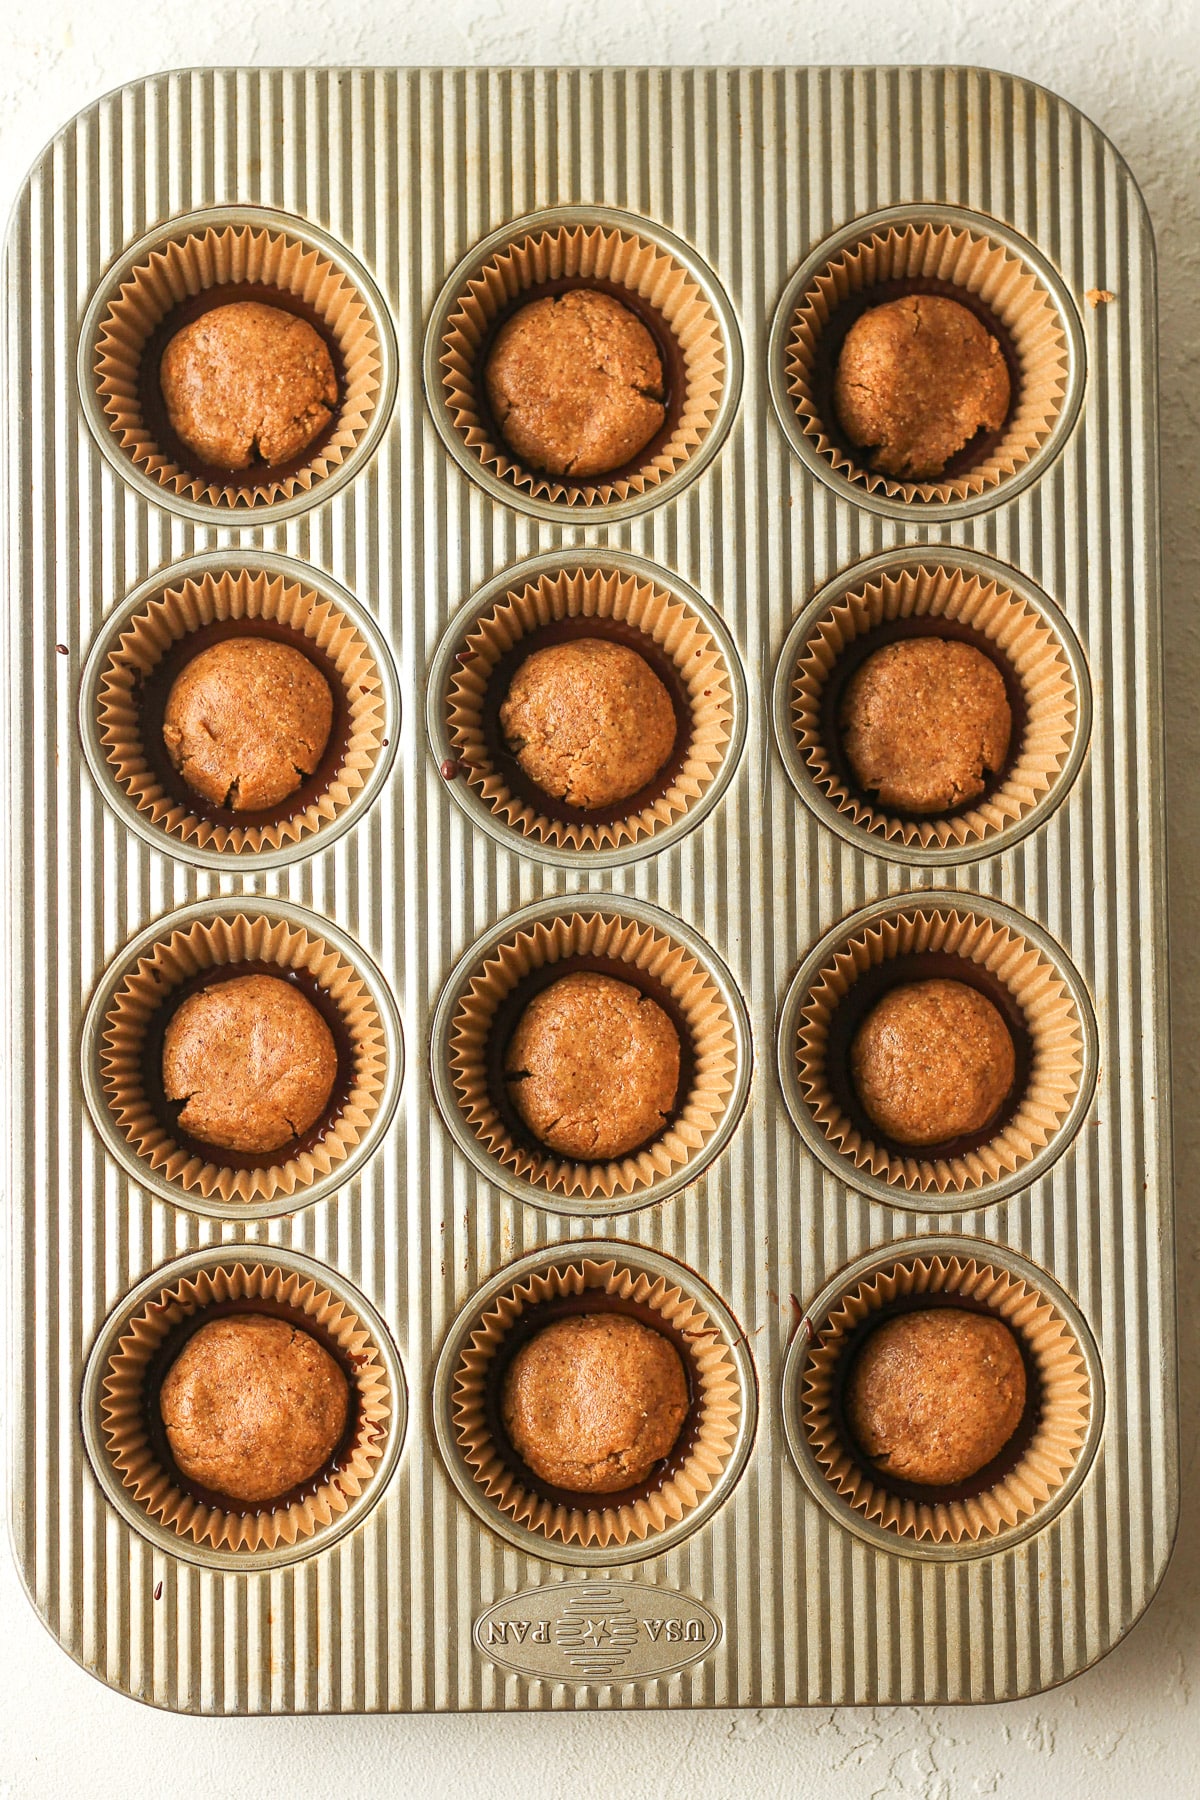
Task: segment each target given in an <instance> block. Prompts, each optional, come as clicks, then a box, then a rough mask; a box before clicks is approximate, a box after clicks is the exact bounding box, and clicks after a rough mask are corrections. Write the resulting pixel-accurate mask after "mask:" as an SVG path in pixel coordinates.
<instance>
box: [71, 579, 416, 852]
mask: <svg viewBox="0 0 1200 1800" xmlns="http://www.w3.org/2000/svg"><path fill="white" fill-rule="evenodd" d="M242 619H245V620H248V621H253V620H260V619H261V620H271V621H274V622H276V623H278V624H281V625H287V626H290V627H291V628H292V629H293V630H294V631H297V632H300V633H301V634H302V635H303V636H304V637H306V638H308V639H309V641H310V642H311V643H312V644H313V646H314V647H315V648H316V649H317V650H320V651H321V652H322V653H323V656H324V657H325V658H326V659H327V661H328V662H329V663H331V664H332V665H333V667H334V669H335V670H336V671H337V674H338V676H339V677H340V679H341V683H342V694H343V699H344V704H345V708H346V714H347V728H346V733H345V744H344V747H343V750H342V754H341V758H340V760H339V763H338V766H337V768H336V769H335V770H334V771H333V773H332V774H331V776H330V778H329V781H328V783H327V784H326V785H325V787H324V789H323V790H322V791H321V792H320V793H319V794H317V795H315V796H314V797H313V798H312V800H311V801H310V802H309V804H308V805H307V806H305V807H303V808H302V809H301V810H298V811H297V812H296V813H295V814H294V815H293V816H292V817H290V818H287V819H282V820H278V821H276V822H274V823H271V824H265V825H262V824H255V823H253V820H252V816H251V817H250V819H248V822H247V823H246V824H245V825H227V824H222V823H218V822H215V821H213V820H211V819H205V818H202V817H199V816H198V815H197V814H196V813H193V812H191V811H189V810H188V808H187V806H186V805H185V804H183V803H182V802H181V801H180V800H179V799H178V798H177V797H176V796H174V795H172V794H170V793H168V792H167V791H166V789H165V788H164V786H163V782H162V779H161V776H160V774H159V773H158V771H157V770H156V769H155V768H154V766H153V764H152V762H151V761H150V760H149V759H148V757H147V752H146V745H145V742H144V740H143V736H142V712H141V706H140V691H141V687H142V684H143V682H144V681H145V680H146V679H147V678H148V677H150V676H151V675H152V674H153V672H154V670H155V669H156V668H157V666H158V665H159V663H160V662H161V661H162V659H163V657H164V656H166V655H167V654H168V652H169V651H170V650H171V649H172V648H173V647H174V645H176V644H178V643H180V642H182V641H183V640H184V639H185V638H187V637H188V636H189V635H190V634H191V633H192V632H195V631H199V630H201V629H203V628H204V627H205V626H208V625H213V624H224V623H226V622H228V621H230V620H242ZM384 715H385V709H384V698H383V683H382V680H381V678H380V673H379V669H378V667H377V665H376V662H375V658H374V656H373V655H372V653H371V651H370V649H369V648H368V646H367V644H366V643H365V642H364V640H363V638H362V636H361V635H360V633H359V632H358V630H357V629H356V627H355V626H354V625H353V624H352V623H351V621H350V620H349V619H348V618H347V617H346V615H345V614H344V613H343V612H341V610H340V609H339V608H338V607H337V606H336V605H334V603H333V602H332V601H331V600H327V599H325V598H324V597H323V596H321V595H319V594H317V593H315V592H314V591H313V590H312V589H310V588H305V587H304V586H302V585H301V584H299V583H297V582H290V581H286V580H284V578H283V577H282V576H278V575H276V576H270V575H265V574H260V573H254V572H252V571H250V570H247V569H237V570H231V571H230V572H229V573H228V574H223V575H220V576H215V575H204V576H202V577H201V578H200V579H199V580H190V579H189V580H187V581H184V582H181V583H180V585H179V586H178V587H174V588H167V589H166V590H165V592H164V593H163V594H162V595H161V596H160V597H159V598H158V599H156V600H153V601H151V602H150V603H149V604H148V605H147V606H145V607H144V608H143V609H142V610H141V611H140V612H138V613H135V614H134V616H133V617H132V618H131V619H130V620H129V622H128V624H127V626H126V628H125V630H124V631H123V632H122V633H121V636H120V640H119V642H118V643H117V646H116V648H115V649H114V650H113V651H112V652H111V654H110V655H109V656H108V658H107V660H106V662H105V664H104V667H103V669H102V671H101V674H100V682H99V688H98V693H97V701H96V716H97V720H98V723H99V726H100V736H101V742H102V744H103V746H104V753H105V756H106V757H107V760H108V764H109V767H110V768H111V770H112V774H113V778H114V780H115V781H116V782H117V783H118V785H119V786H120V787H122V788H124V790H125V792H126V793H127V794H128V795H129V797H130V799H131V800H132V801H133V802H134V804H135V805H136V806H137V808H138V810H139V811H140V812H143V813H145V814H146V816H147V818H148V819H149V820H150V821H151V823H152V824H154V825H157V826H158V827H159V828H160V829H161V830H162V831H164V832H166V833H168V835H170V836H172V837H177V838H180V839H181V840H182V841H183V842H184V843H188V844H194V845H196V846H197V847H199V848H201V849H210V848H211V849H214V850H227V851H230V852H233V853H236V852H238V851H250V852H258V851H262V850H276V849H279V848H280V847H281V846H282V845H284V844H294V843H297V842H299V841H300V839H302V838H305V837H310V836H311V835H312V833H313V832H315V831H319V830H320V828H321V827H322V826H323V825H326V824H328V823H329V822H330V821H331V820H333V819H336V818H337V817H338V815H339V814H340V813H341V812H343V811H344V810H345V808H346V807H347V806H348V805H349V804H350V802H351V800H352V799H353V797H354V795H355V794H356V793H357V792H358V791H359V789H361V787H362V786H363V783H364V782H365V781H366V779H367V777H368V776H369V774H370V772H371V769H372V768H373V767H374V765H375V762H376V760H377V758H378V757H379V755H380V753H381V751H382V748H383V730H384Z"/></svg>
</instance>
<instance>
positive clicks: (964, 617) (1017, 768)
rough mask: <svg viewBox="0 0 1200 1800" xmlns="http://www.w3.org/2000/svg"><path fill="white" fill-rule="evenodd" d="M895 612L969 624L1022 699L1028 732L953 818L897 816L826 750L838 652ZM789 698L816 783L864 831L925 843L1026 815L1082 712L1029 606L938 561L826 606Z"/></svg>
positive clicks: (999, 826)
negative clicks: (994, 779) (853, 781)
mask: <svg viewBox="0 0 1200 1800" xmlns="http://www.w3.org/2000/svg"><path fill="white" fill-rule="evenodd" d="M899 619H905V620H907V619H928V620H930V622H931V624H930V630H931V635H933V636H936V635H937V622H938V621H939V620H947V621H953V622H954V623H956V624H959V625H966V626H970V627H971V628H972V630H974V631H976V632H978V633H980V635H981V636H982V637H984V638H986V639H987V640H988V641H989V643H991V644H993V645H994V646H995V648H996V650H997V651H998V652H999V653H1000V654H1002V655H1003V657H1004V658H1005V660H1006V662H1007V663H1008V665H1009V667H1010V668H1011V670H1012V672H1013V676H1014V678H1015V680H1016V681H1017V682H1018V683H1019V686H1020V690H1021V693H1022V695H1023V698H1024V703H1025V707H1024V710H1025V720H1024V731H1023V732H1022V734H1021V740H1020V743H1019V744H1015V745H1014V747H1013V748H1012V749H1010V760H1009V766H1008V768H1007V770H1006V772H1005V773H1004V776H1003V779H1002V780H1001V781H1000V782H999V783H998V785H997V786H996V787H995V788H994V789H993V790H992V791H991V792H990V793H987V794H985V795H983V796H981V797H980V799H979V800H978V801H977V802H976V804H975V805H973V806H971V807H968V808H964V809H963V810H961V811H960V812H957V813H955V814H954V815H953V816H952V817H943V818H939V817H936V816H932V817H929V818H925V819H912V818H907V819H906V818H897V817H895V816H894V815H892V814H890V813H888V812H886V811H884V810H883V809H882V808H880V807H878V806H876V805H875V804H873V803H872V801H871V800H870V799H869V798H867V797H866V796H865V795H863V794H861V793H856V792H855V791H853V790H852V789H851V788H850V786H849V785H848V784H847V782H846V781H845V780H844V779H843V776H842V774H841V773H840V772H839V770H838V768H837V767H836V766H835V765H834V761H833V758H832V757H831V755H830V746H829V743H828V741H827V730H828V727H827V724H826V723H825V722H823V721H822V718H821V709H822V701H823V697H824V693H825V688H826V684H827V682H828V680H829V678H830V676H831V674H832V673H833V672H834V670H835V668H836V665H837V663H838V660H839V658H840V657H841V656H842V655H843V654H844V653H845V651H846V650H847V649H848V648H849V646H850V645H851V644H853V643H854V642H855V641H856V640H857V639H859V638H862V637H865V636H866V635H867V634H868V633H869V632H871V631H874V630H876V629H877V628H878V627H879V626H881V625H885V624H889V623H891V622H892V621H894V620H899ZM791 705H792V725H793V729H794V731H795V737H796V745H797V748H798V749H799V751H800V754H801V756H802V757H803V758H804V761H805V763H806V764H807V766H808V769H809V771H810V772H811V775H812V779H813V781H814V782H815V783H816V785H817V787H818V788H820V789H821V791H822V792H823V793H824V794H825V795H826V796H827V797H828V798H829V799H830V800H831V801H832V802H833V804H834V805H835V806H836V807H837V808H838V810H839V811H840V812H842V813H844V814H845V815H846V817H847V818H848V819H850V820H851V822H852V823H853V824H855V825H857V826H859V827H860V828H861V829H862V830H864V831H869V832H872V833H875V834H877V835H878V836H879V837H881V838H884V839H886V840H887V841H888V842H890V843H892V842H895V843H902V844H916V845H919V846H920V847H921V848H922V849H927V848H929V847H930V846H936V847H938V848H944V847H945V846H946V845H952V844H961V845H966V844H969V843H973V842H978V841H980V840H983V839H986V838H988V837H993V836H995V834H996V833H997V832H999V831H1003V830H1005V829H1006V828H1007V827H1008V826H1010V825H1013V824H1015V823H1016V822H1017V821H1018V820H1019V819H1022V818H1024V817H1025V815H1026V814H1027V813H1029V812H1030V811H1031V810H1032V809H1033V807H1035V806H1036V805H1037V804H1038V802H1039V801H1040V800H1041V799H1042V798H1043V796H1044V795H1045V794H1047V793H1048V792H1049V790H1050V788H1051V787H1052V786H1053V784H1054V783H1055V781H1056V780H1057V779H1058V777H1059V775H1060V774H1061V772H1062V770H1063V767H1064V766H1065V764H1066V762H1067V759H1068V757H1069V755H1070V752H1071V746H1072V742H1073V739H1074V733H1075V727H1076V723H1077V720H1078V716H1079V696H1078V694H1077V693H1076V688H1075V679H1074V676H1073V674H1072V671H1071V664H1070V662H1069V660H1068V657H1067V655H1066V652H1065V651H1064V649H1063V646H1062V644H1061V643H1060V641H1059V639H1058V638H1057V636H1056V635H1055V633H1054V631H1053V630H1052V629H1051V627H1050V626H1049V625H1048V624H1047V623H1046V622H1045V620H1044V619H1042V618H1041V617H1040V616H1039V614H1038V613H1037V612H1036V610H1035V609H1034V607H1033V606H1032V605H1031V604H1030V603H1029V602H1028V601H1027V600H1024V599H1022V598H1021V596H1020V595H1018V594H1016V593H1014V592H1012V590H1010V589H1008V588H1005V587H1003V586H1002V585H1001V584H999V583H998V582H995V581H985V580H982V579H981V578H980V577H979V576H978V575H974V574H971V573H970V572H967V571H963V570H961V569H955V568H947V567H944V566H943V565H941V564H940V563H937V562H929V563H926V564H922V565H919V566H916V567H911V568H906V569H900V570H897V571H896V572H895V573H894V574H883V575H881V576H879V578H878V579H877V580H874V581H871V582H870V583H868V584H867V585H866V586H864V587H862V588H860V589H859V590H858V591H857V592H855V593H851V594H847V595H846V596H845V597H844V598H843V599H841V600H838V601H837V602H836V603H835V604H834V605H832V606H830V607H829V609H828V610H827V611H826V612H825V613H823V614H822V615H821V617H820V618H819V619H818V620H817V621H816V622H815V624H814V626H813V628H812V631H811V632H810V633H809V636H808V639H807V641H806V642H805V644H804V645H803V647H802V649H801V652H800V656H799V660H798V662H797V665H796V670H795V675H794V677H793V681H792V695H791ZM1015 733H1016V723H1015V721H1014V736H1015Z"/></svg>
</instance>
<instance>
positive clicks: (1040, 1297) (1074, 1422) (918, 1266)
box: [783, 1239, 1102, 1557]
mask: <svg viewBox="0 0 1200 1800" xmlns="http://www.w3.org/2000/svg"><path fill="white" fill-rule="evenodd" d="M923 1296H928V1301H929V1304H930V1305H938V1304H947V1303H953V1302H958V1303H960V1304H961V1305H963V1306H964V1307H966V1308H967V1309H969V1310H972V1311H979V1312H983V1313H985V1314H989V1315H991V1316H993V1317H995V1318H997V1319H999V1320H1001V1321H1002V1322H1003V1323H1004V1324H1006V1325H1007V1326H1008V1327H1009V1328H1010V1330H1012V1332H1013V1333H1014V1335H1015V1336H1016V1338H1017V1340H1018V1343H1019V1344H1020V1346H1021V1350H1022V1355H1023V1358H1024V1360H1025V1362H1026V1365H1027V1368H1028V1369H1029V1371H1030V1375H1031V1377H1032V1380H1033V1384H1034V1386H1033V1389H1032V1390H1031V1392H1030V1397H1029V1400H1028V1401H1027V1406H1026V1419H1025V1421H1024V1422H1023V1425H1022V1426H1020V1427H1018V1432H1017V1434H1015V1436H1014V1441H1013V1448H1012V1452H1011V1455H1010V1456H1008V1457H1006V1458H1002V1460H1001V1462H1000V1466H999V1467H998V1468H997V1469H994V1470H993V1471H992V1480H991V1483H990V1485H987V1486H981V1487H980V1488H979V1490H978V1491H977V1492H967V1493H965V1494H964V1493H963V1492H962V1491H961V1490H962V1487H969V1485H970V1484H960V1488H959V1489H958V1490H945V1491H943V1490H939V1489H933V1488H931V1489H930V1491H929V1494H928V1497H926V1496H924V1495H919V1496H917V1495H914V1494H913V1492H912V1491H911V1488H907V1489H906V1490H905V1491H903V1492H901V1491H898V1488H899V1486H900V1484H896V1485H895V1486H889V1484H888V1480H887V1476H886V1474H884V1473H881V1472H880V1471H879V1470H878V1469H877V1468H875V1467H874V1466H873V1465H872V1464H871V1462H870V1461H869V1459H868V1458H867V1457H866V1456H865V1455H864V1454H863V1453H862V1452H861V1451H860V1450H859V1449H858V1447H857V1446H856V1445H855V1443H854V1442H853V1439H852V1438H851V1436H850V1434H849V1429H848V1427H847V1426H846V1424H845V1422H844V1418H843V1413H842V1401H841V1392H842V1388H843V1386H844V1381H845V1377H846V1375H847V1373H848V1370H849V1367H850V1364H851V1360H852V1358H853V1356H854V1354H855V1352H856V1350H857V1348H858V1346H859V1344H860V1343H861V1342H862V1337H863V1333H864V1330H865V1329H869V1327H870V1323H871V1322H872V1320H873V1319H874V1318H875V1317H876V1316H877V1317H878V1319H879V1320H880V1322H882V1321H883V1320H884V1319H886V1318H888V1317H889V1316H895V1315H896V1314H897V1313H899V1312H901V1311H907V1310H911V1307H912V1304H913V1302H914V1301H916V1302H918V1303H919V1302H920V1300H921V1298H922V1297H923ZM783 1404H784V1421H785V1428H786V1431H787V1436H788V1442H789V1446H790V1447H791V1449H792V1453H793V1455H794V1456H795V1457H796V1459H797V1462H798V1464H799V1466H800V1469H801V1473H802V1474H803V1475H804V1476H805V1478H806V1480H808V1482H809V1484H810V1486H811V1487H812V1488H813V1491H814V1493H815V1494H816V1495H817V1498H818V1499H820V1500H821V1501H822V1502H823V1503H824V1504H825V1505H827V1506H828V1507H829V1508H830V1510H831V1511H833V1512H834V1515H835V1517H839V1518H840V1519H841V1520H842V1522H843V1523H845V1524H848V1525H849V1526H850V1527H851V1529H854V1530H857V1531H859V1532H860V1534H861V1535H863V1536H866V1537H868V1539H869V1541H870V1542H872V1543H874V1544H876V1545H878V1546H881V1547H884V1548H886V1547H888V1545H889V1540H890V1546H891V1547H892V1548H893V1549H896V1550H905V1551H907V1552H908V1553H909V1554H927V1555H930V1554H932V1555H940V1556H943V1557H944V1556H952V1555H954V1554H955V1553H956V1552H957V1553H961V1554H963V1555H981V1554H984V1553H986V1552H989V1551H992V1550H997V1549H1001V1548H1005V1547H1007V1545H1008V1544H1009V1543H1011V1542H1013V1541H1014V1540H1015V1539H1016V1538H1019V1537H1023V1536H1026V1535H1028V1533H1029V1531H1031V1530H1038V1529H1041V1527H1042V1526H1043V1525H1044V1524H1045V1523H1048V1522H1049V1519H1050V1517H1052V1516H1053V1514H1054V1513H1055V1512H1057V1511H1058V1510H1059V1509H1060V1507H1061V1506H1062V1505H1063V1504H1065V1502H1066V1500H1067V1499H1068V1498H1069V1497H1070V1493H1071V1492H1073V1491H1074V1489H1075V1487H1076V1486H1077V1485H1078V1483H1079V1481H1081V1480H1082V1478H1083V1476H1084V1474H1085V1473H1086V1471H1087V1468H1088V1466H1089V1464H1090V1461H1091V1458H1092V1455H1093V1453H1094V1450H1095V1446H1096V1442H1097V1441H1098V1437H1099V1430H1100V1424H1101V1416H1102V1396H1101V1381H1100V1368H1099V1359H1098V1357H1097V1356H1096V1353H1095V1349H1094V1346H1093V1345H1092V1344H1091V1341H1090V1337H1089V1334H1088V1333H1087V1329H1086V1327H1085V1326H1084V1324H1083V1321H1082V1319H1080V1317H1079V1315H1078V1313H1077V1312H1076V1310H1075V1308H1074V1307H1073V1306H1072V1305H1071V1303H1070V1301H1069V1300H1068V1299H1067V1297H1066V1296H1065V1295H1064V1294H1062V1293H1060V1292H1059V1290H1058V1289H1057V1288H1056V1286H1055V1285H1054V1283H1053V1282H1051V1281H1050V1280H1049V1278H1048V1277H1046V1276H1044V1275H1043V1274H1042V1273H1041V1272H1040V1271H1039V1270H1036V1269H1034V1268H1033V1267H1032V1265H1027V1264H1025V1263H1024V1262H1023V1261H1022V1260H1021V1259H1020V1258H1017V1257H1015V1256H1013V1255H1012V1253H1011V1252H1008V1251H1004V1250H1000V1249H998V1248H997V1249H996V1250H994V1251H993V1250H992V1248H991V1247H990V1246H986V1245H981V1246H976V1245H973V1244H971V1243H969V1242H964V1241H963V1240H960V1239H959V1240H956V1239H931V1240H927V1241H925V1242H922V1243H921V1244H916V1245H912V1246H896V1245H892V1246H890V1247H889V1248H888V1249H886V1250H883V1251H879V1252H875V1253H872V1255H871V1256H868V1257H864V1258H863V1259H862V1260H861V1261H860V1262H859V1263H857V1264H855V1265H854V1267H853V1268H852V1269H850V1270H848V1271H846V1272H845V1274H844V1275H843V1276H842V1277H840V1278H839V1279H838V1280H837V1281H835V1282H833V1283H831V1284H830V1287H829V1288H827V1289H826V1290H825V1292H824V1293H823V1294H822V1295H821V1296H820V1297H819V1299H818V1300H817V1301H816V1302H814V1304H813V1306H812V1307H811V1308H810V1309H809V1312H808V1314H807V1316H806V1317H805V1320H804V1322H803V1324H802V1325H801V1327H800V1330H799V1331H798V1332H797V1335H796V1337H795V1339H794V1340H793V1342H792V1344H791V1346H790V1348H789V1351H788V1357H787V1361H786V1363H785V1368H784V1403H783Z"/></svg>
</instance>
